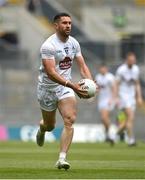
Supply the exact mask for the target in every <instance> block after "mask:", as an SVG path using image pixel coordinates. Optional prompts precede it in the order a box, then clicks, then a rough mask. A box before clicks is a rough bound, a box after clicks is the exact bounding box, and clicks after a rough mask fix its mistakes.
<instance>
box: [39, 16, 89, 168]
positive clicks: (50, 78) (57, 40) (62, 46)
mask: <svg viewBox="0 0 145 180" xmlns="http://www.w3.org/2000/svg"><path fill="white" fill-rule="evenodd" d="M71 25H72V22H71V17H70V15H69V14H66V13H59V14H57V15H56V16H55V17H54V27H55V30H56V33H55V34H53V35H52V36H50V37H49V38H48V39H47V40H46V41H45V42H44V43H43V45H42V47H41V58H42V61H41V66H40V74H39V82H38V101H39V103H40V109H41V112H42V118H43V119H42V120H41V121H40V128H39V130H38V133H37V144H38V145H39V146H43V144H44V138H45V132H46V131H52V130H53V129H54V127H55V121H56V120H55V115H56V110H57V109H58V110H59V112H60V114H61V116H62V119H63V121H64V128H63V131H62V135H61V142H60V154H59V160H58V161H57V163H56V167H57V168H59V169H61V168H64V169H68V168H69V167H70V164H69V163H68V162H67V161H66V155H67V152H68V150H69V146H70V144H71V142H72V138H73V132H74V129H73V123H74V122H75V120H76V114H77V109H76V105H77V102H76V98H75V94H74V92H75V93H76V94H77V95H78V96H79V97H81V98H87V97H88V94H87V91H85V90H81V88H80V85H79V84H78V83H76V84H74V83H73V82H71V67H72V64H73V61H76V62H77V65H78V67H79V70H80V73H81V75H82V77H83V78H89V79H92V76H91V73H90V71H89V69H88V67H87V66H86V64H85V62H84V58H83V56H82V54H81V50H80V45H79V43H78V41H77V40H76V39H74V38H73V37H72V36H70V32H71Z"/></svg>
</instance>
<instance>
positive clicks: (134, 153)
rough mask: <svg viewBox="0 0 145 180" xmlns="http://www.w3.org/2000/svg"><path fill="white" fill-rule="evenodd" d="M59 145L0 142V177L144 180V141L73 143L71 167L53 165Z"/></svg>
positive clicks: (69, 159)
mask: <svg viewBox="0 0 145 180" xmlns="http://www.w3.org/2000/svg"><path fill="white" fill-rule="evenodd" d="M58 151H59V144H58V143H50V144H49V143H46V144H45V145H44V147H38V146H37V145H36V144H35V143H31V142H29V143H27V142H12V141H11V142H0V178H1V179H28V178H29V179H92V178H94V179H96V178H99V179H102V178H104V179H109V178H110V179H144V178H145V143H144V144H143V143H139V144H138V146H137V147H127V145H126V144H121V143H119V144H116V145H115V146H114V147H110V146H109V144H105V143H102V144H95V143H92V144H91V143H85V144H72V146H71V149H70V152H69V154H68V161H69V162H70V164H71V169H70V170H68V171H65V170H58V169H56V168H55V166H54V165H55V162H56V161H57V158H58Z"/></svg>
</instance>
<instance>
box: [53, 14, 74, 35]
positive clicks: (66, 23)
mask: <svg viewBox="0 0 145 180" xmlns="http://www.w3.org/2000/svg"><path fill="white" fill-rule="evenodd" d="M71 24H72V23H71V18H70V17H67V16H63V17H61V18H60V20H59V21H58V22H57V23H56V24H55V28H56V31H57V32H58V33H59V34H60V35H61V36H63V37H68V36H69V35H70V33H71Z"/></svg>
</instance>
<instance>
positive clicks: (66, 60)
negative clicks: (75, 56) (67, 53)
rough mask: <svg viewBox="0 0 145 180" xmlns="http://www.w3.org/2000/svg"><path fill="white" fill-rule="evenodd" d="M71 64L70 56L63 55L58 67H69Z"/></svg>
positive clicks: (63, 68) (62, 68)
mask: <svg viewBox="0 0 145 180" xmlns="http://www.w3.org/2000/svg"><path fill="white" fill-rule="evenodd" d="M71 66H72V60H71V59H70V57H65V58H64V60H62V61H60V62H59V68H60V69H61V70H65V69H69V68H70V67H71Z"/></svg>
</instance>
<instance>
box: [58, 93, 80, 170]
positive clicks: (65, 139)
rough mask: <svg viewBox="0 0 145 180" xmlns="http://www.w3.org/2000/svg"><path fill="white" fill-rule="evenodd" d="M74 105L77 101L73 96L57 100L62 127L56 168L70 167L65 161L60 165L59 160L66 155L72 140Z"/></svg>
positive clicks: (74, 115) (63, 158)
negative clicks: (62, 122)
mask: <svg viewBox="0 0 145 180" xmlns="http://www.w3.org/2000/svg"><path fill="white" fill-rule="evenodd" d="M76 106H77V102H76V98H75V97H74V96H72V97H67V98H65V99H62V100H60V101H59V102H58V109H59V112H60V114H61V116H62V118H63V121H64V128H63V131H62V135H61V142H60V154H59V160H58V162H57V164H56V165H57V167H58V168H59V167H60V168H65V169H67V168H69V167H70V165H69V164H68V163H67V162H66V163H63V165H64V166H65V167H62V166H61V161H65V160H66V155H67V152H68V150H69V147H70V144H71V142H72V138H73V132H74V128H73V124H74V122H75V120H76V113H77V112H76V111H77V110H76ZM59 163H60V164H59ZM59 165H60V166H59Z"/></svg>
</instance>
